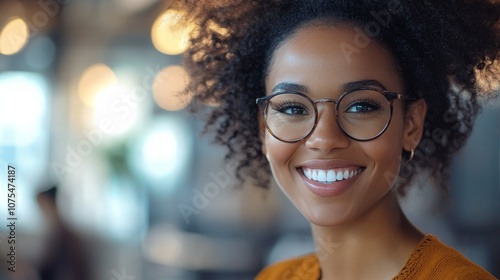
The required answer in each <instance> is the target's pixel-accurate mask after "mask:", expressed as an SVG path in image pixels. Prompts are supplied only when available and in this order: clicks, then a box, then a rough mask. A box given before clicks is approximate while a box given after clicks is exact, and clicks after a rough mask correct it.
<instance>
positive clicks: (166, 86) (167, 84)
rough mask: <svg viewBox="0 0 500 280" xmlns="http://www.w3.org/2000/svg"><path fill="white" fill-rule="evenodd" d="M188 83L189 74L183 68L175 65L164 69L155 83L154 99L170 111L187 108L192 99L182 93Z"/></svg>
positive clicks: (157, 76)
mask: <svg viewBox="0 0 500 280" xmlns="http://www.w3.org/2000/svg"><path fill="white" fill-rule="evenodd" d="M188 83H189V77H188V74H187V73H186V71H185V70H184V68H183V67H182V66H179V65H173V66H169V67H166V68H164V69H162V70H161V71H160V72H159V73H158V74H157V75H156V77H155V80H154V82H153V98H154V100H155V102H156V104H158V106H160V107H161V108H163V109H165V110H168V111H177V110H181V109H183V108H185V107H186V106H187V104H188V103H189V102H190V101H191V97H192V96H191V95H187V94H183V93H182V91H183V90H184V89H185V88H186V86H187V84H188Z"/></svg>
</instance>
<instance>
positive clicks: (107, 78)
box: [78, 64, 117, 107]
mask: <svg viewBox="0 0 500 280" xmlns="http://www.w3.org/2000/svg"><path fill="white" fill-rule="evenodd" d="M116 84H117V79H116V75H115V73H114V72H113V70H112V69H111V68H109V67H108V66H107V65H105V64H94V65H91V66H90V67H88V68H87V69H86V70H85V72H83V74H82V76H81V77H80V81H79V83H78V94H79V96H80V99H81V100H82V101H83V103H84V104H85V105H87V106H89V107H93V106H94V103H95V98H96V96H97V94H98V93H99V92H102V91H103V89H105V88H109V87H112V86H115V85H116Z"/></svg>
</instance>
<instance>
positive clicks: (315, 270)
mask: <svg viewBox="0 0 500 280" xmlns="http://www.w3.org/2000/svg"><path fill="white" fill-rule="evenodd" d="M320 275H321V270H320V266H319V261H318V257H317V256H316V254H310V255H306V256H302V257H298V258H294V259H291V260H287V261H283V262H279V263H277V264H274V265H271V266H269V267H267V268H265V269H264V270H263V271H261V272H260V273H259V275H257V278H256V280H274V279H278V280H295V279H300V280H318V279H320ZM392 279H393V280H403V279H405V280H409V279H412V280H413V279H415V280H428V279H438V280H441V279H451V280H479V279H480V280H483V279H486V280H489V279H497V278H495V277H493V276H492V275H491V274H490V273H488V272H487V271H486V270H484V269H483V268H481V267H480V266H478V265H476V264H474V263H472V262H471V261H469V260H468V259H466V258H465V257H464V256H463V255H462V254H460V253H459V252H458V251H456V250H455V249H453V248H451V247H448V246H446V245H445V244H443V243H442V242H441V241H439V240H438V239H437V238H436V237H435V236H433V235H426V236H424V238H422V240H420V242H419V243H418V245H417V247H416V248H415V250H414V251H413V252H412V253H411V255H410V257H409V258H408V260H407V261H406V263H405V265H404V266H403V268H402V269H401V271H400V272H399V273H398V274H397V275H396V276H394V277H393V278H392ZM325 280H327V279H325ZM497 280H498V279H497Z"/></svg>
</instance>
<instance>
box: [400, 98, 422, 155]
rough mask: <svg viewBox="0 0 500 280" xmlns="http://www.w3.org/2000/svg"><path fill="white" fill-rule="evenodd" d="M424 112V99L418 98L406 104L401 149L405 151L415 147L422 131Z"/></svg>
mask: <svg viewBox="0 0 500 280" xmlns="http://www.w3.org/2000/svg"><path fill="white" fill-rule="evenodd" d="M426 112H427V103H425V100H424V99H418V100H417V101H414V102H412V103H411V104H409V105H408V109H407V110H406V115H405V124H404V130H403V149H404V150H405V151H410V150H412V149H415V148H416V147H417V146H418V143H420V139H421V138H422V134H423V132H424V123H425V114H426Z"/></svg>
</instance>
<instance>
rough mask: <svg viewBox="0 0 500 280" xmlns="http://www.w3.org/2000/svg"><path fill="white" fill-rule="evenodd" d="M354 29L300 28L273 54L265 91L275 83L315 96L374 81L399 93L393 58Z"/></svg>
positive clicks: (349, 27)
mask: <svg viewBox="0 0 500 280" xmlns="http://www.w3.org/2000/svg"><path fill="white" fill-rule="evenodd" d="M363 35H364V34H363V33H362V31H361V29H360V28H357V27H354V26H348V25H343V26H331V25H312V26H307V27H303V28H300V29H299V30H298V31H297V32H296V33H294V34H293V35H291V36H290V37H289V38H288V39H286V40H285V41H284V42H283V43H282V44H281V45H280V46H279V47H278V48H277V49H276V50H275V52H274V53H273V56H272V58H271V63H270V66H269V71H268V76H267V79H266V90H267V93H268V94H270V90H271V89H272V88H273V87H274V86H275V85H276V84H278V83H281V82H288V83H296V84H300V85H304V86H306V87H308V88H312V89H314V90H315V91H316V92H325V91H330V92H331V91H332V89H333V90H335V89H340V88H341V87H342V85H343V84H345V83H349V82H353V81H359V80H376V81H378V82H380V83H381V84H382V85H384V87H386V88H387V89H390V90H392V91H396V92H401V91H402V81H401V80H402V79H401V77H400V74H399V72H398V70H397V69H398V67H397V64H396V63H395V60H394V58H393V56H392V54H391V53H390V52H389V50H387V49H386V48H384V47H382V46H381V45H380V44H379V43H377V41H376V40H375V39H373V38H369V37H365V38H369V44H366V43H365V44H364V45H361V44H360V40H362V37H361V36H363Z"/></svg>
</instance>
